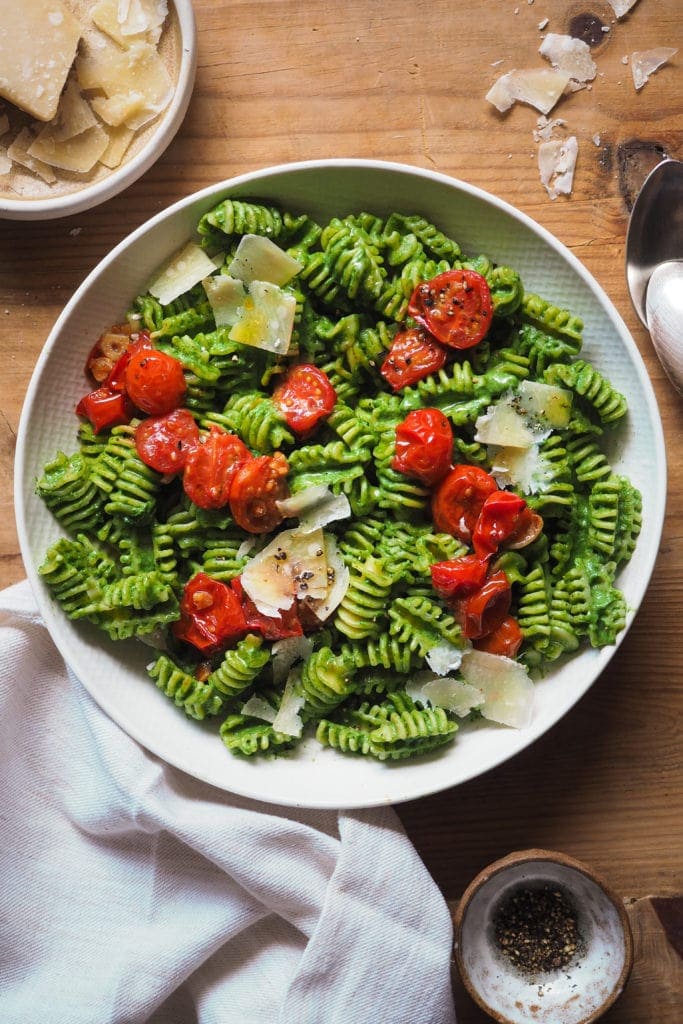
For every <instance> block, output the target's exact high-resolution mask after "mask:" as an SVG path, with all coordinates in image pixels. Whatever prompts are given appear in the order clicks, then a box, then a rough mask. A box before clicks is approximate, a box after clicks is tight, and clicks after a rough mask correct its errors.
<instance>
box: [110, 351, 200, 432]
mask: <svg viewBox="0 0 683 1024" xmlns="http://www.w3.org/2000/svg"><path fill="white" fill-rule="evenodd" d="M125 387H126V391H127V392H128V396H129V398H130V400H131V402H132V403H133V405H135V406H137V408H138V409H141V410H142V411H143V412H146V413H147V414H148V415H150V416H160V415H162V414H163V413H165V412H171V411H172V410H173V409H177V408H178V407H179V406H180V405H182V403H183V399H184V397H185V393H186V391H187V385H186V383H185V374H184V373H183V367H182V363H180V362H179V361H178V360H177V359H174V358H173V356H169V355H167V354H166V352H159V351H158V349H155V348H149V347H147V346H146V345H140V346H138V345H134V346H133V348H132V349H131V350H130V357H129V359H128V362H127V365H126V367H125Z"/></svg>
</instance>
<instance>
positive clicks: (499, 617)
mask: <svg viewBox="0 0 683 1024" xmlns="http://www.w3.org/2000/svg"><path fill="white" fill-rule="evenodd" d="M511 599H512V591H511V589H510V584H509V582H508V578H507V576H506V575H505V573H504V572H503V571H502V570H500V571H499V572H494V573H492V574H491V575H490V576H489V577H488V579H487V580H486V581H485V583H484V585H483V586H482V587H480V588H479V590H476V591H475V592H474V593H473V594H470V596H469V597H465V598H463V599H462V600H461V601H458V602H456V604H455V612H456V614H457V616H458V618H459V620H460V624H461V626H462V632H463V636H465V637H467V639H468V640H478V639H479V638H480V637H483V636H488V635H489V633H492V632H493V631H494V629H497V628H498V626H500V624H501V622H502V621H503V619H504V618H505V617H506V615H507V613H508V612H509V610H510V601H511Z"/></svg>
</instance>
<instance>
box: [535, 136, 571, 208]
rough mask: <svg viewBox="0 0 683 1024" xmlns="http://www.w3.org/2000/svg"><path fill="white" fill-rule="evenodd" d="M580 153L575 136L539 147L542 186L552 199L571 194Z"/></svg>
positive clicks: (551, 141) (552, 140)
mask: <svg viewBox="0 0 683 1024" xmlns="http://www.w3.org/2000/svg"><path fill="white" fill-rule="evenodd" d="M578 153H579V144H578V142H577V140H576V136H575V135H570V136H569V138H567V139H550V140H549V141H548V142H542V143H541V144H540V146H539V147H538V170H539V174H540V177H541V184H542V185H543V186H544V187H545V190H546V192H547V193H548V195H549V196H550V198H551V199H557V197H558V196H560V195H565V196H568V195H570V194H571V191H572V188H573V185H574V170H575V168H576V159H577V156H578Z"/></svg>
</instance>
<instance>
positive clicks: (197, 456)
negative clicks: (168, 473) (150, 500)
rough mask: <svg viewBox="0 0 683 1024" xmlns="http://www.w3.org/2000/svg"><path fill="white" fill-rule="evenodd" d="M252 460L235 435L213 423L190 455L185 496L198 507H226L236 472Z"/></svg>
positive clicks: (186, 471) (186, 462)
mask: <svg viewBox="0 0 683 1024" xmlns="http://www.w3.org/2000/svg"><path fill="white" fill-rule="evenodd" d="M250 461H254V457H253V455H252V454H251V452H250V451H249V449H248V448H247V446H246V445H245V444H243V442H242V441H241V440H240V439H239V437H237V435H236V434H229V433H228V432H227V431H225V430H223V429H222V428H221V427H219V426H217V425H216V424H212V425H211V426H210V427H209V432H208V434H206V435H205V436H204V437H200V439H199V443H198V444H197V445H196V446H195V447H194V448H191V449H190V451H189V452H188V453H187V457H186V459H185V469H184V472H183V488H184V490H185V493H186V494H187V496H188V498H189V499H190V500H191V501H193V502H194V503H195V505H198V506H199V508H206V509H212V508H213V509H216V508H223V507H224V506H225V505H227V504H228V501H229V500H230V496H231V490H232V484H233V481H234V479H235V476H236V475H237V472H238V471H239V469H240V467H241V466H244V464H245V463H247V462H250Z"/></svg>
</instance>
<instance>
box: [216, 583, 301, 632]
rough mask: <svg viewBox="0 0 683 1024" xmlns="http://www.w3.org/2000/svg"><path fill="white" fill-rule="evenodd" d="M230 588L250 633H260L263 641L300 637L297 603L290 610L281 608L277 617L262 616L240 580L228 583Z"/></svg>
mask: <svg viewBox="0 0 683 1024" xmlns="http://www.w3.org/2000/svg"><path fill="white" fill-rule="evenodd" d="M230 586H231V587H232V589H233V590H234V591H235V593H236V594H237V596H238V597H239V599H240V601H241V604H242V611H243V612H244V617H245V619H246V623H247V629H248V630H249V632H250V633H260V635H261V636H262V637H263V639H264V640H284V639H285V638H286V637H289V636H301V635H302V634H303V631H304V630H303V626H302V625H301V622H300V621H299V614H298V610H297V602H296V601H294V602H293V603H292V606H291V608H283V610H282V611H281V612H280V614H279V615H264V614H263V613H262V612H260V611H259V610H258V608H257V607H256V605H255V604H254V602H253V601H252V600H251V598H250V597H249V596H248V594H246V593H245V591H244V587H243V586H242V580H241V579H240V577H239V576H237V577H236V578H235V579H234V580H231V581H230Z"/></svg>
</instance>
